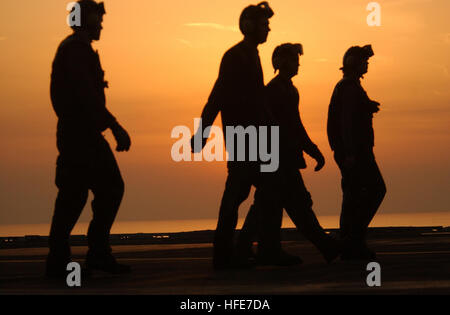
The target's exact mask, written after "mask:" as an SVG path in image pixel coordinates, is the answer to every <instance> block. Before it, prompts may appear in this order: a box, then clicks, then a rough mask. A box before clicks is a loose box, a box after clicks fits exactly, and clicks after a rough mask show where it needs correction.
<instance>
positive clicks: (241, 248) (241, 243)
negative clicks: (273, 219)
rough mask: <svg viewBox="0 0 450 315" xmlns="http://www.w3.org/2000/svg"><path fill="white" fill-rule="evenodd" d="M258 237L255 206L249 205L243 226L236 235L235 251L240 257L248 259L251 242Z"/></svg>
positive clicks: (250, 253)
mask: <svg viewBox="0 0 450 315" xmlns="http://www.w3.org/2000/svg"><path fill="white" fill-rule="evenodd" d="M257 237H258V213H257V210H256V208H255V205H254V204H253V205H251V207H250V209H249V211H248V213H247V216H246V217H245V221H244V225H243V226H242V229H241V231H240V233H239V235H238V241H237V251H238V253H239V254H240V255H242V256H244V257H246V256H247V257H248V256H251V255H252V246H253V242H254V241H255V240H256V239H257Z"/></svg>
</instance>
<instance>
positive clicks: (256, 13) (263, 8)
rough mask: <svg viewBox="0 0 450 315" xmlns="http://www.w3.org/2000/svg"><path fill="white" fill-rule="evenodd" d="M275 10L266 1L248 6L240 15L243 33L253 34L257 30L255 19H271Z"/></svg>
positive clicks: (240, 27)
mask: <svg viewBox="0 0 450 315" xmlns="http://www.w3.org/2000/svg"><path fill="white" fill-rule="evenodd" d="M273 15H274V12H273V11H272V9H271V8H270V6H269V3H267V2H266V1H264V2H260V3H258V4H257V5H249V6H248V7H246V8H245V9H244V10H243V11H242V13H241V16H240V17H239V29H240V30H241V32H242V34H244V35H247V34H251V33H252V32H253V31H254V30H255V21H256V20H258V19H259V18H266V19H270V18H271V17H272V16H273Z"/></svg>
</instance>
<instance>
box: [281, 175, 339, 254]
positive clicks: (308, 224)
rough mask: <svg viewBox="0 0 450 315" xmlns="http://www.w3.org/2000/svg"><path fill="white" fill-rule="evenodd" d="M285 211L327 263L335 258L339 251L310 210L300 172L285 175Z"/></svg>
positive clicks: (309, 199) (309, 195)
mask: <svg viewBox="0 0 450 315" xmlns="http://www.w3.org/2000/svg"><path fill="white" fill-rule="evenodd" d="M286 180H287V183H286V196H285V203H284V206H285V209H286V212H287V214H288V215H289V217H290V218H291V220H292V222H294V224H295V226H296V227H297V229H298V231H299V232H300V233H302V234H303V236H304V237H305V238H306V239H307V240H309V241H310V242H312V243H313V244H314V245H315V246H316V247H317V249H319V251H320V252H321V253H322V255H323V256H324V257H325V259H326V260H327V261H331V260H333V259H334V258H336V257H337V255H338V254H339V251H340V249H339V248H338V247H337V243H336V242H335V241H334V240H333V239H331V237H329V236H328V235H327V234H326V233H325V231H324V230H323V228H322V226H321V225H320V223H319V221H318V220H317V217H316V215H315V213H314V211H313V210H312V205H313V201H312V199H311V194H310V193H309V192H308V190H307V189H306V187H305V184H304V181H303V178H302V176H301V173H300V171H298V170H291V171H289V172H288V173H287V174H286Z"/></svg>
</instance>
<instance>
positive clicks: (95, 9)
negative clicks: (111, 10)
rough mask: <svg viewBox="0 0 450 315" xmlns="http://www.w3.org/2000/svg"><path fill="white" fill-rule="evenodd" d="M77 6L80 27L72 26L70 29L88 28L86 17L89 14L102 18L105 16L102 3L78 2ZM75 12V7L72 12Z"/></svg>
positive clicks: (85, 0) (86, 0)
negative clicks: (79, 13) (79, 12)
mask: <svg viewBox="0 0 450 315" xmlns="http://www.w3.org/2000/svg"><path fill="white" fill-rule="evenodd" d="M77 4H78V5H79V6H80V11H81V26H72V28H89V26H90V25H88V22H87V21H88V16H89V15H90V14H97V15H98V16H103V15H104V14H106V11H105V5H104V3H103V2H100V3H97V2H95V1H94V0H79V1H77ZM73 10H75V6H74V7H73V8H72V11H73Z"/></svg>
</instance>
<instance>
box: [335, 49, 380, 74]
mask: <svg viewBox="0 0 450 315" xmlns="http://www.w3.org/2000/svg"><path fill="white" fill-rule="evenodd" d="M373 55H374V52H373V50H372V45H366V46H363V47H360V46H352V47H350V48H349V49H348V50H347V51H346V52H345V55H344V58H343V61H342V63H343V66H342V68H341V70H348V69H354V68H355V67H356V66H357V65H358V64H359V63H360V62H361V61H364V60H367V59H369V58H370V57H372V56H373Z"/></svg>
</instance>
